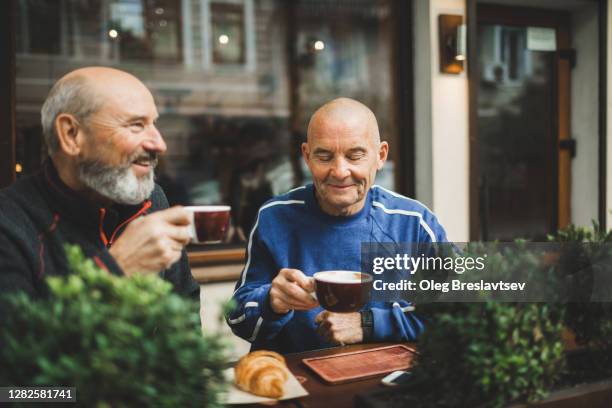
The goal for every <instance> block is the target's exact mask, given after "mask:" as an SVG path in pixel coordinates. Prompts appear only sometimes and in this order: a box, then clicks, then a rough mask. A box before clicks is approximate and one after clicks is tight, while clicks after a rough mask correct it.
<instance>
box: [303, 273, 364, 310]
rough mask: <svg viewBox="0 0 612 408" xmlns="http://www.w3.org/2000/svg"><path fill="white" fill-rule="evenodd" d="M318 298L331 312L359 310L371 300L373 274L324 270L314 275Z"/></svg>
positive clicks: (322, 305)
mask: <svg viewBox="0 0 612 408" xmlns="http://www.w3.org/2000/svg"><path fill="white" fill-rule="evenodd" d="M313 277H314V279H315V284H316V292H315V293H316V295H317V300H318V301H319V304H320V305H321V307H323V308H324V309H326V310H329V311H330V312H336V313H350V312H357V311H359V310H360V309H361V308H362V307H363V305H365V304H366V303H368V302H369V301H370V297H371V293H370V292H371V290H372V276H371V275H368V274H367V273H362V272H356V271H322V272H317V273H315V274H314V275H313Z"/></svg>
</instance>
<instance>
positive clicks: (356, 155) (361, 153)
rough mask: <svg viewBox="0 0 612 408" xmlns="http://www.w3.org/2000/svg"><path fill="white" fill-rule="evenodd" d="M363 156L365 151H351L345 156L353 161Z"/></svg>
mask: <svg viewBox="0 0 612 408" xmlns="http://www.w3.org/2000/svg"><path fill="white" fill-rule="evenodd" d="M364 157H365V153H363V152H357V153H351V154H349V155H348V156H347V158H348V159H349V160H353V161H354V160H359V159H362V158H364Z"/></svg>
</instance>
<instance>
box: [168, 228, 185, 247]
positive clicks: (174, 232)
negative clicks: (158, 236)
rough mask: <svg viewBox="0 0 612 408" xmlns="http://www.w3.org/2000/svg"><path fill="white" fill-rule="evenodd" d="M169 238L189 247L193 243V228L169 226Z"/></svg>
mask: <svg viewBox="0 0 612 408" xmlns="http://www.w3.org/2000/svg"><path fill="white" fill-rule="evenodd" d="M168 237H169V238H171V239H173V240H175V241H178V242H180V243H181V244H183V245H187V244H188V243H189V241H191V228H190V227H189V226H188V225H187V226H184V225H168Z"/></svg>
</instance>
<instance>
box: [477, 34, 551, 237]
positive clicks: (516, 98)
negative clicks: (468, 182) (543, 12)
mask: <svg viewBox="0 0 612 408" xmlns="http://www.w3.org/2000/svg"><path fill="white" fill-rule="evenodd" d="M526 31H527V30H526V28H520V27H506V26H500V25H481V26H480V27H479V33H478V38H479V50H480V51H479V53H480V54H479V63H480V87H479V91H478V92H479V93H478V136H479V147H480V167H481V170H480V173H481V180H480V181H481V206H482V211H483V214H482V223H483V226H484V227H485V229H486V231H485V233H486V234H485V235H486V236H485V237H483V238H484V239H488V240H494V239H501V240H510V239H513V238H516V237H526V238H527V237H530V238H543V237H544V236H545V235H546V233H549V232H551V229H552V226H553V224H554V223H553V221H552V220H553V214H552V194H553V193H552V192H553V191H554V190H553V189H554V183H555V181H554V178H553V174H552V169H553V166H554V163H553V161H552V151H553V150H552V149H553V148H554V137H553V123H552V115H553V112H554V110H553V98H552V78H553V77H552V72H553V71H552V69H553V67H552V55H553V54H551V53H547V52H540V51H530V50H528V49H527V45H526Z"/></svg>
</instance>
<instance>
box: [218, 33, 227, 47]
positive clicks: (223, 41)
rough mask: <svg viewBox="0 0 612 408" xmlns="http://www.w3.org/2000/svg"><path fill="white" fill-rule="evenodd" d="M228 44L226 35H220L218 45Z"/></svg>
mask: <svg viewBox="0 0 612 408" xmlns="http://www.w3.org/2000/svg"><path fill="white" fill-rule="evenodd" d="M227 43H229V36H228V35H227V34H221V35H220V36H219V44H222V45H225V44H227Z"/></svg>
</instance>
